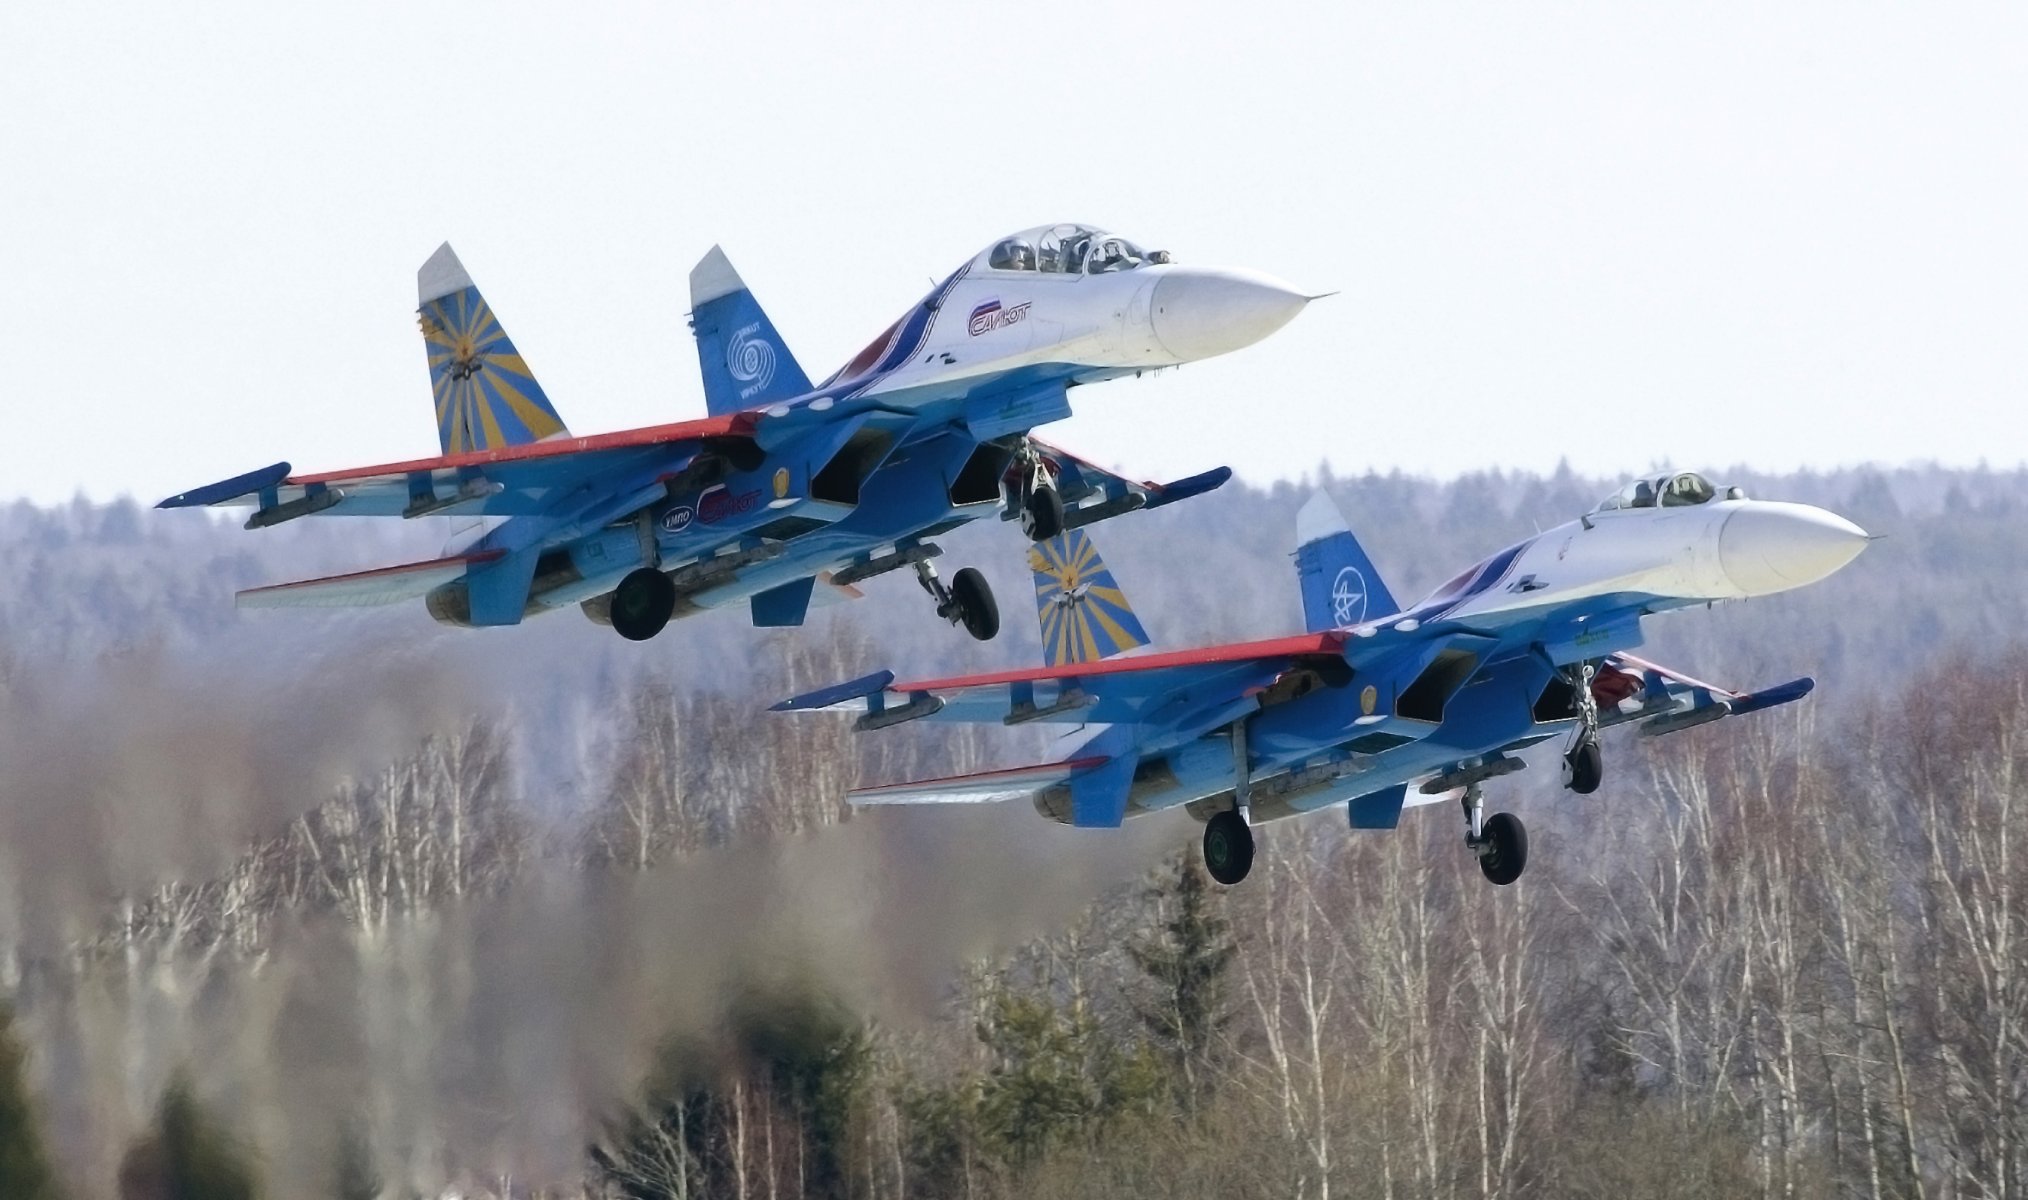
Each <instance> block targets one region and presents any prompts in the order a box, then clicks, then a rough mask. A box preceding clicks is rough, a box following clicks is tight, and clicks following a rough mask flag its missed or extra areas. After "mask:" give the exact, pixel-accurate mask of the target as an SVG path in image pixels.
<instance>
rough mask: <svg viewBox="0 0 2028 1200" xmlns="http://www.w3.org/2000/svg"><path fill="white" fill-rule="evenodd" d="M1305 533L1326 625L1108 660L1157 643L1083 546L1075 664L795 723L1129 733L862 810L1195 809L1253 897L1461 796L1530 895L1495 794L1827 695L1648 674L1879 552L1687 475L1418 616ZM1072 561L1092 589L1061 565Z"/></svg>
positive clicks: (1061, 628) (1802, 511) (893, 694)
mask: <svg viewBox="0 0 2028 1200" xmlns="http://www.w3.org/2000/svg"><path fill="white" fill-rule="evenodd" d="M1296 529H1297V543H1298V549H1297V550H1296V553H1295V560H1296V571H1297V575H1298V578H1299V580H1300V584H1301V588H1302V597H1303V611H1304V615H1305V617H1306V619H1307V626H1308V631H1307V632H1305V633H1302V634H1297V635H1294V636H1289V637H1280V638H1274V639H1271V640H1268V641H1257V642H1242V643H1238V644H1233V645H1224V646H1207V647H1203V648H1200V649H1194V650H1181V651H1172V652H1166V653H1150V654H1145V655H1142V656H1140V657H1132V658H1107V657H1104V655H1105V654H1106V653H1107V652H1108V651H1109V650H1111V649H1113V648H1115V647H1118V648H1122V649H1124V648H1130V647H1132V646H1133V645H1135V644H1137V643H1138V641H1139V640H1140V639H1139V638H1138V637H1137V636H1136V633H1135V631H1138V629H1139V625H1138V623H1135V624H1134V625H1133V628H1132V629H1131V630H1127V631H1126V635H1125V636H1120V631H1121V630H1122V629H1124V628H1125V627H1124V626H1123V624H1122V622H1121V621H1120V620H1119V619H1118V613H1117V609H1118V607H1119V606H1120V605H1121V604H1123V602H1124V597H1123V596H1121V595H1119V594H1118V591H1117V588H1116V587H1114V586H1113V584H1112V581H1111V579H1110V577H1109V576H1108V577H1107V578H1106V579H1105V580H1104V582H1103V583H1102V584H1099V585H1097V586H1094V587H1092V588H1091V589H1090V590H1088V591H1086V592H1085V593H1084V594H1083V595H1082V596H1080V595H1077V594H1075V589H1076V588H1077V587H1078V586H1079V581H1078V579H1077V578H1075V577H1082V578H1083V579H1092V578H1094V577H1095V576H1096V575H1097V574H1099V573H1101V572H1103V569H1104V568H1103V564H1101V563H1099V562H1098V561H1097V558H1096V552H1095V551H1094V552H1091V553H1089V554H1086V553H1084V552H1083V551H1081V550H1079V549H1077V548H1076V547H1070V546H1063V545H1059V546H1056V547H1054V548H1053V550H1052V552H1051V553H1049V554H1046V555H1045V554H1041V553H1038V554H1037V555H1036V556H1035V565H1036V570H1037V573H1038V574H1037V578H1038V584H1039V585H1040V586H1038V589H1037V591H1038V604H1039V606H1040V609H1041V612H1042V614H1043V617H1042V619H1043V622H1044V625H1045V628H1046V629H1054V630H1056V631H1058V634H1059V640H1058V641H1052V642H1050V644H1049V645H1048V646H1047V647H1046V649H1047V651H1048V656H1049V659H1050V665H1047V666H1044V667H1042V668H1040V669H1034V670H1012V671H997V672H992V673H989V674H983V675H971V676H961V677H958V678H951V679H925V680H912V681H908V682H896V680H895V678H894V675H893V674H892V673H891V672H887V671H882V672H880V673H878V674H875V675H870V676H868V677H866V678H864V679H858V680H854V681H852V682H850V683H846V684H841V685H839V686H836V687H832V688H827V689H825V690H822V691H818V692H812V693H809V694H807V695H802V696H797V697H795V698H793V699H790V700H785V701H783V702H782V703H780V704H777V705H776V706H775V708H776V709H777V710H778V711H807V710H818V709H846V710H858V711H860V712H861V713H862V715H861V716H860V717H859V718H858V727H859V728H860V729H862V730H870V729H885V728H888V727H891V726H895V725H900V724H902V723H904V722H907V721H913V720H924V719H931V720H946V721H953V720H955V721H994V722H1000V723H1004V724H1008V725H1016V724H1022V723H1026V722H1030V721H1053V722H1059V723H1066V724H1073V725H1084V724H1095V725H1104V726H1106V728H1104V729H1102V730H1100V731H1099V732H1098V733H1097V734H1096V735H1094V736H1092V737H1090V738H1089V739H1087V740H1086V741H1085V742H1084V743H1083V744H1082V745H1080V746H1079V747H1078V748H1077V749H1076V750H1075V751H1074V752H1073V753H1071V754H1070V756H1069V757H1068V758H1065V759H1063V760H1062V761H1059V762H1050V763H1043V764H1039V765H1035V766H1022V767H1014V768H1011V769H1005V770H996V771H988V772H984V773H982V774H975V775H962V776H956V777H952V778H945V779H929V780H921V781H916V782H909V783H899V784H889V785H885V786H878V787H867V788H862V789H860V790H857V791H855V792H853V793H852V797H851V798H852V800H853V801H854V802H855V803H858V804H929V803H948V802H978V801H992V800H1001V799H1008V798H1014V797H1023V796H1025V797H1028V798H1030V799H1031V800H1032V801H1033V802H1034V804H1035V807H1036V809H1037V810H1038V811H1040V812H1041V813H1042V814H1043V815H1044V816H1047V817H1049V818H1051V819H1053V820H1056V821H1061V822H1066V823H1068V824H1072V825H1080V826H1088V827H1095V828H1108V827H1116V826H1118V825H1119V824H1120V823H1121V822H1122V821H1123V820H1125V819H1126V818H1129V817H1134V816H1140V815H1143V814H1146V813H1151V812H1159V811H1161V810H1163V809H1168V808H1174V807H1176V806H1178V805H1181V806H1184V807H1185V808H1187V810H1188V811H1189V812H1190V814H1191V815H1192V816H1193V817H1195V818H1196V819H1197V820H1199V821H1201V822H1203V823H1204V861H1205V865H1206V867H1207V868H1209V870H1210V873H1211V875H1212V877H1213V878H1215V879H1217V880H1218V881H1219V882H1221V883H1226V884H1233V883H1237V882H1239V881H1240V880H1242V879H1244V878H1245V877H1246V874H1247V871H1248V870H1249V868H1250V867H1251V866H1252V863H1253V854H1254V838H1253V826H1255V825H1256V824H1258V823H1260V822H1263V821H1272V820H1277V819H1280V818H1283V817H1290V816H1295V815H1297V814H1300V813H1306V812H1312V811H1315V810H1317V809H1320V808H1323V807H1325V806H1327V805H1334V804H1343V805H1344V806H1345V810H1346V814H1347V816H1348V818H1349V820H1350V823H1351V825H1352V827H1353V828H1355V829H1392V828H1394V827H1395V826H1396V824H1397V823H1398V822H1399V821H1400V819H1401V813H1402V809H1403V808H1404V807H1405V806H1408V805H1412V804H1424V803H1430V802H1433V801H1436V800H1441V799H1444V798H1447V797H1451V796H1456V797H1457V798H1458V799H1459V800H1460V804H1461V808H1462V811H1463V816H1464V821H1465V839H1464V841H1465V845H1466V847H1467V848H1468V849H1469V850H1470V851H1471V852H1472V854H1473V856H1474V857H1475V858H1476V859H1477V861H1478V864H1479V867H1480V869H1481V870H1482V871H1483V872H1484V874H1485V876H1486V878H1487V879H1489V880H1491V881H1492V882H1494V883H1496V884H1508V883H1512V882H1514V881H1515V880H1516V879H1518V878H1520V876H1521V872H1522V869H1523V867H1524V866H1526V864H1527V861H1528V837H1527V833H1526V831H1525V829H1524V828H1523V827H1522V824H1521V821H1520V820H1519V819H1518V818H1517V817H1515V816H1514V815H1513V814H1511V813H1498V814H1495V815H1494V816H1492V817H1490V818H1488V817H1486V815H1485V813H1484V807H1485V803H1484V792H1483V785H1484V784H1486V783H1487V782H1488V781H1490V780H1493V779H1496V778H1498V777H1500V776H1503V775H1506V774H1509V773H1510V772H1514V771H1518V770H1520V769H1521V768H1522V767H1523V765H1524V763H1523V760H1522V759H1521V758H1520V757H1518V754H1519V752H1521V751H1522V750H1525V749H1527V748H1528V747H1530V746H1532V745H1535V744H1536V743H1538V742H1542V741H1544V740H1547V739H1550V738H1555V737H1559V736H1561V737H1563V738H1564V739H1565V743H1564V751H1563V782H1564V785H1565V786H1566V787H1568V788H1569V789H1570V790H1571V791H1574V792H1578V793H1580V794H1583V793H1589V792H1592V791H1595V790H1596V789H1597V788H1598V786H1599V784H1600V782H1601V780H1602V778H1603V775H1604V759H1603V756H1602V754H1601V751H1600V741H1599V734H1600V731H1601V730H1603V729H1607V728H1610V727H1612V726H1615V725H1620V724H1626V723H1630V722H1638V723H1639V726H1640V729H1641V731H1642V732H1643V733H1646V734H1667V733H1674V732H1677V731H1679V730H1683V729H1689V728H1692V727H1694V726H1697V725H1702V724H1705V723H1707V722H1710V721H1716V720H1719V719H1721V718H1724V717H1727V716H1739V715H1742V714H1745V713H1750V712H1757V711H1759V710H1761V709H1764V708H1772V707H1774V706H1775V705H1778V704H1786V703H1789V702H1790V701H1793V700H1799V699H1801V698H1802V697H1803V696H1805V695H1807V694H1808V693H1809V692H1810V690H1811V689H1812V687H1813V686H1814V682H1813V681H1812V680H1810V679H1807V678H1804V679H1797V680H1794V681H1793V682H1789V683H1783V684H1779V685H1776V686H1774V687H1769V688H1764V689H1762V690H1760V691H1757V692H1737V691H1730V690H1727V689H1725V688H1721V687H1718V686H1716V685H1713V684H1709V683H1704V682H1702V681H1700V680H1697V679H1694V678H1691V677H1690V676H1688V675H1684V674H1681V673H1679V672H1676V671H1672V670H1670V669H1668V668H1666V667H1662V666H1658V665H1656V664H1654V663H1652V662H1648V661H1646V660H1645V659H1641V658H1637V657H1635V656H1634V655H1633V654H1632V653H1631V651H1632V650H1634V649H1635V648H1637V647H1638V646H1639V645H1640V644H1641V639H1642V634H1641V621H1642V619H1643V618H1645V617H1648V616H1651V615H1654V614H1657V613H1662V612H1667V611H1670V610H1672V609H1680V608H1687V607H1690V606H1692V605H1705V604H1711V603H1715V602H1718V601H1724V600H1735V599H1741V598H1744V597H1748V596H1767V595H1772V594H1774V593H1776V592H1783V591H1787V590H1789V589H1790V588H1796V587H1802V586H1804V585H1805V584H1809V583H1813V582H1815V581H1817V580H1820V579H1823V578H1825V577H1826V576H1829V575H1830V574H1832V573H1833V572H1835V571H1837V570H1839V569H1840V568H1841V567H1843V566H1845V564H1847V563H1848V562H1850V561H1852V559H1853V558H1855V557H1856V556H1857V555H1858V554H1859V552H1860V551H1861V550H1862V549H1864V548H1865V546H1866V544H1867V540H1868V535H1867V534H1866V533H1865V532H1864V531H1862V530H1861V529H1860V528H1859V527H1858V526H1856V525H1853V524H1852V523H1851V522H1849V521H1847V520H1845V519H1844V518H1842V517H1839V516H1837V515H1835V514H1833V513H1830V512H1826V511H1825V510H1823V509H1820V508H1813V507H1810V506H1808V505H1803V504H1788V503H1781V502H1772V501H1762V500H1750V499H1748V498H1747V497H1746V495H1745V493H1744V492H1743V491H1742V490H1741V489H1739V488H1736V487H1733V488H1726V489H1724V490H1723V491H1720V490H1719V489H1717V488H1714V487H1713V486H1712V485H1711V484H1710V483H1709V482H1707V481H1706V480H1705V479H1704V477H1703V476H1701V475H1697V474H1694V473H1688V472H1685V473H1680V474H1669V475H1662V476H1658V477H1656V478H1652V479H1641V480H1636V481H1635V482H1633V483H1631V484H1629V485H1628V486H1627V487H1626V488H1625V489H1623V490H1622V491H1620V492H1619V493H1617V494H1616V495H1614V496H1612V497H1611V498H1609V499H1607V500H1606V501H1605V502H1604V503H1602V504H1600V505H1599V506H1598V507H1596V508H1594V509H1593V510H1592V511H1590V512H1588V513H1586V514H1585V515H1584V516H1582V517H1580V518H1579V519H1578V520H1575V521H1572V522H1570V523H1569V524H1567V525H1559V526H1557V527H1556V528H1554V529H1551V530H1549V531H1548V532H1547V533H1541V534H1537V535H1536V536H1534V537H1531V538H1528V539H1526V540H1525V541H1522V542H1519V543H1517V544H1515V545H1512V546H1509V547H1507V548H1506V549H1504V550H1502V551H1500V552H1499V553H1498V554H1495V555H1493V556H1492V557H1490V558H1487V559H1485V560H1483V561H1481V562H1478V563H1475V564H1473V565H1472V566H1470V567H1468V568H1466V569H1465V570H1463V571H1461V572H1459V573H1458V575H1457V576H1456V577H1455V578H1453V579H1452V580H1451V581H1450V582H1448V583H1446V584H1444V585H1443V586H1442V587H1440V588H1438V589H1437V590H1436V591H1435V592H1433V593H1431V594H1430V595H1429V596H1428V597H1427V598H1425V599H1423V600H1422V601H1420V602H1418V603H1416V604H1414V605H1411V606H1409V607H1407V608H1403V607H1402V606H1401V605H1399V604H1397V603H1396V602H1395V600H1394V597H1393V594H1392V592H1391V591H1390V590H1389V588H1388V586H1387V584H1386V582H1385V581H1384V580H1383V579H1382V578H1381V576H1380V573H1379V572H1378V571H1377V570H1375V569H1374V566H1373V563H1372V561H1371V560H1370V559H1369V558H1368V557H1367V555H1366V552H1365V550H1363V549H1362V548H1361V547H1360V545H1359V543H1358V541H1357V540H1356V539H1355V538H1354V537H1353V535H1352V533H1351V531H1350V530H1349V529H1347V528H1346V525H1345V522H1344V520H1343V518H1342V517H1341V516H1340V515H1339V514H1338V511H1337V509H1336V508H1335V507H1334V506H1333V505H1332V504H1331V502H1330V500H1329V499H1328V498H1326V497H1325V496H1324V495H1323V494H1322V493H1319V494H1318V495H1317V496H1315V497H1314V498H1312V499H1311V500H1310V502H1309V503H1308V504H1307V505H1305V506H1304V508H1303V509H1302V511H1301V513H1300V514H1299V515H1298V517H1297V524H1296ZM1040 549H1041V548H1038V550H1040ZM1069 562H1076V563H1078V564H1079V566H1078V569H1077V570H1076V571H1075V572H1071V571H1066V570H1063V569H1061V564H1064V563H1069ZM1053 609H1065V610H1067V611H1058V612H1054V613H1052V610H1053ZM1059 641H1060V643H1061V644H1059ZM1073 643H1074V644H1076V645H1077V646H1079V647H1081V650H1078V651H1071V650H1069V649H1068V648H1067V647H1069V646H1070V645H1071V644H1073Z"/></svg>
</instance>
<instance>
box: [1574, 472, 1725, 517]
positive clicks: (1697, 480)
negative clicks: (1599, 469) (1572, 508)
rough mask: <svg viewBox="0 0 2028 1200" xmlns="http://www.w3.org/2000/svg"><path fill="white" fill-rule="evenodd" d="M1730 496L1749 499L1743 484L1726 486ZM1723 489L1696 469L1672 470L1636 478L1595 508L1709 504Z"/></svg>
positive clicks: (1600, 509) (1602, 510)
mask: <svg viewBox="0 0 2028 1200" xmlns="http://www.w3.org/2000/svg"><path fill="white" fill-rule="evenodd" d="M1723 494H1724V498H1725V499H1727V500H1744V499H1746V490H1745V489H1744V488H1737V487H1729V488H1725V489H1723ZM1719 497H1720V489H1718V488H1715V487H1713V486H1712V485H1711V481H1710V480H1708V479H1706V478H1704V476H1702V475H1699V474H1698V473H1697V472H1695V471H1671V472H1669V473H1667V474H1664V475H1654V476H1650V477H1649V478H1646V479H1636V480H1634V481H1633V482H1632V483H1629V484H1628V485H1627V486H1625V487H1623V488H1621V489H1620V490H1619V491H1617V492H1614V493H1613V494H1612V495H1610V496H1607V497H1606V498H1605V499H1603V500H1601V501H1599V504H1598V507H1597V508H1595V509H1593V510H1592V511H1593V512H1609V511H1611V510H1613V509H1619V508H1689V507H1691V506H1693V505H1698V504H1709V503H1711V502H1712V501H1713V500H1716V499H1719Z"/></svg>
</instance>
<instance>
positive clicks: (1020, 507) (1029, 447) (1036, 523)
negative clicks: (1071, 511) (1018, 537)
mask: <svg viewBox="0 0 2028 1200" xmlns="http://www.w3.org/2000/svg"><path fill="white" fill-rule="evenodd" d="M1011 471H1012V474H1013V478H1014V484H1013V487H1012V489H1011V491H1012V493H1013V494H1012V495H1010V496H1009V497H1008V500H1009V502H1010V503H1012V504H1013V505H1014V506H1015V508H1016V511H1017V512H1018V513H1019V515H1020V518H1021V532H1022V533H1024V534H1026V535H1027V537H1028V540H1029V541H1031V542H1046V541H1048V540H1049V539H1050V538H1053V537H1055V536H1056V535H1057V534H1059V533H1062V532H1063V495H1062V493H1060V492H1058V491H1057V490H1056V476H1055V475H1053V474H1051V473H1050V470H1049V466H1048V464H1047V463H1045V462H1043V461H1042V456H1041V455H1040V454H1037V453H1036V452H1035V446H1034V443H1032V442H1029V441H1026V440H1023V442H1022V443H1021V449H1020V450H1019V451H1018V452H1016V453H1015V455H1014V465H1013V467H1012V468H1011Z"/></svg>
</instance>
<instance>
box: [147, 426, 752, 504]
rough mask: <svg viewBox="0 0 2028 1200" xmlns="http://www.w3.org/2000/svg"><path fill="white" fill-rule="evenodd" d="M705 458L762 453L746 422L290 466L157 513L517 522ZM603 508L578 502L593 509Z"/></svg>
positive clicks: (179, 499) (214, 488)
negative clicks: (298, 470)
mask: <svg viewBox="0 0 2028 1200" xmlns="http://www.w3.org/2000/svg"><path fill="white" fill-rule="evenodd" d="M707 452H715V453H726V454H731V455H743V454H756V453H758V451H757V449H756V448H755V447H754V445H753V442H752V417H751V414H747V413H733V414H730V415H727V416H722V417H712V418H708V419H706V420H702V421H680V422H676V423H674V424H669V425H651V426H647V427H645V428H641V429H629V430H623V431H621V432H618V433H607V434H598V435H595V436H592V437H565V438H552V439H550V440H548V441H541V442H528V443H523V444H520V445H512V446H501V447H498V448H495V449H490V450H477V451H471V452H467V453H462V454H447V455H441V456H439V457H436V458H419V459H414V460H412V461H408V462H395V463H382V464H379V465H376V466H370V467H359V468H356V469H353V470H349V471H328V472H323V473H319V474H295V473H293V470H292V468H291V467H290V465H289V464H288V463H276V464H275V465H273V466H271V467H264V468H262V469H260V470H258V471H249V472H247V473H246V474H244V475H237V476H234V477H233V478H231V479H226V480H221V481H220V482H218V483H213V484H207V485H206V486H204V487H200V488H193V489H192V490H190V491H187V492H183V493H181V494H179V495H175V496H171V497H169V498H168V499H167V500H164V501H162V502H161V503H160V504H158V505H157V506H156V507H158V508H193V507H209V506H221V507H249V506H251V507H253V508H254V509H255V511H254V514H253V515H252V516H251V517H249V518H248V519H247V527H248V528H249V529H257V528H261V527H263V526H267V525H276V524H280V523H281V522H283V521H289V520H293V519H295V518H297V517H306V516H313V515H336V516H404V517H419V516H436V515H456V516H523V515H530V514H537V513H545V512H551V511H554V510H555V509H556V508H557V507H558V505H559V502H560V501H562V500H563V499H564V498H565V497H569V496H570V495H571V494H572V493H574V492H577V491H579V489H582V488H584V487H585V485H587V484H589V483H591V482H593V481H594V480H600V481H604V480H608V479H611V480H620V481H622V483H621V484H620V486H626V485H627V483H629V482H632V481H634V480H640V481H644V482H653V481H655V480H657V479H660V480H667V479H669V478H672V477H674V476H676V475H677V474H679V473H680V472H682V471H683V470H684V469H685V468H687V467H689V466H690V465H691V464H692V463H694V462H696V461H697V460H698V459H699V458H700V457H702V456H704V455H705V454H706V453H707ZM637 486H638V485H637ZM599 498H600V496H599V495H586V496H585V497H584V499H585V500H587V501H590V502H596V500H597V499H599ZM618 515H625V514H624V513H622V514H618Z"/></svg>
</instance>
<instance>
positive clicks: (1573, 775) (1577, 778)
mask: <svg viewBox="0 0 2028 1200" xmlns="http://www.w3.org/2000/svg"><path fill="white" fill-rule="evenodd" d="M1604 779H1605V755H1604V754H1603V753H1602V752H1601V751H1600V750H1599V748H1598V741H1597V739H1596V737H1593V738H1590V739H1586V740H1584V741H1580V742H1579V743H1578V744H1577V745H1575V746H1572V747H1571V748H1570V749H1568V750H1565V751H1564V752H1563V786H1564V787H1567V788H1569V789H1570V790H1571V791H1573V792H1576V793H1577V794H1578V795H1580V796H1589V795H1591V794H1592V793H1593V792H1595V791H1597V790H1598V785H1599V784H1600V783H1601V782H1603V781H1604Z"/></svg>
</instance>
